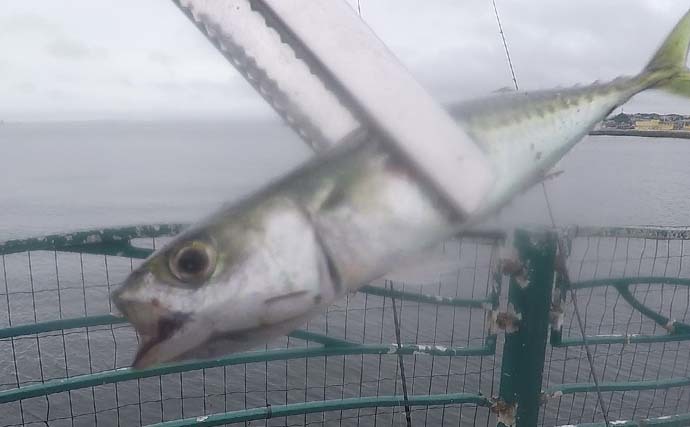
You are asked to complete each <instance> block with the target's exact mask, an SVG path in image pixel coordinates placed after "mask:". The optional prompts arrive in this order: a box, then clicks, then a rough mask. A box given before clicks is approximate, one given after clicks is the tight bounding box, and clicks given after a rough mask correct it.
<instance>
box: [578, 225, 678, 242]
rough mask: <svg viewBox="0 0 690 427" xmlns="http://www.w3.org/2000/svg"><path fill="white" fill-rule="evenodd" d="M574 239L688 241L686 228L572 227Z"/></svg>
mask: <svg viewBox="0 0 690 427" xmlns="http://www.w3.org/2000/svg"><path fill="white" fill-rule="evenodd" d="M571 230H572V232H571V233H570V234H571V235H573V236H574V237H620V238H630V239H651V240H690V228H687V227H580V226H578V227H573V228H571Z"/></svg>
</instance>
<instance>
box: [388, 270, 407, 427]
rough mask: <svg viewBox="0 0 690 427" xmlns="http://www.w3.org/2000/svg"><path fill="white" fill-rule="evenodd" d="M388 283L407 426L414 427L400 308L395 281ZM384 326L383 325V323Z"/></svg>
mask: <svg viewBox="0 0 690 427" xmlns="http://www.w3.org/2000/svg"><path fill="white" fill-rule="evenodd" d="M388 285H389V287H390V290H391V297H390V298H391V304H393V323H394V324H395V342H396V343H397V345H398V365H399V366H400V380H401V382H402V389H403V401H404V402H405V420H406V421H407V427H412V418H411V416H410V402H409V399H408V396H407V379H406V378H405V364H404V363H403V356H402V351H401V350H402V342H401V341H402V340H401V339H400V321H399V320H398V309H397V308H395V298H393V296H392V293H393V281H391V280H388ZM382 326H383V325H382Z"/></svg>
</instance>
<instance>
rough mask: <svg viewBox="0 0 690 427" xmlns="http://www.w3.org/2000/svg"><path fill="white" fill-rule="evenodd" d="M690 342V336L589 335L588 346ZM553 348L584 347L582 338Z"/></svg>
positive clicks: (564, 342) (559, 343)
mask: <svg viewBox="0 0 690 427" xmlns="http://www.w3.org/2000/svg"><path fill="white" fill-rule="evenodd" d="M677 341H690V334H669V335H638V334H629V335H588V336H587V344H591V345H600V344H652V343H659V342H677ZM551 345H552V346H553V347H576V346H582V345H584V341H583V340H582V338H566V339H561V340H560V341H559V342H554V343H552V344H551Z"/></svg>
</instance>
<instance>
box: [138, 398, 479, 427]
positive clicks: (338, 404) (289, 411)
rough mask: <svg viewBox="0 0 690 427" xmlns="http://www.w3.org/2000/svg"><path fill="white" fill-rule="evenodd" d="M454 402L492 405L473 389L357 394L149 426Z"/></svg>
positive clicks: (215, 423)
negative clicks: (419, 392) (443, 392)
mask: <svg viewBox="0 0 690 427" xmlns="http://www.w3.org/2000/svg"><path fill="white" fill-rule="evenodd" d="M451 404H474V405H477V406H484V407H489V406H491V404H492V402H491V400H489V399H487V398H486V397H484V396H480V395H478V394H471V393H449V394H439V395H426V396H414V395H413V396H409V397H408V399H407V401H404V399H403V396H379V397H356V398H349V399H340V400H323V401H315V402H304V403H291V404H287V405H271V406H270V407H267V406H264V407H261V408H252V409H245V410H242V411H232V412H225V413H222V414H214V415H208V416H200V417H194V418H186V419H182V420H173V421H166V422H162V423H158V424H151V425H149V427H187V426H197V427H201V426H203V427H208V426H218V425H223V424H228V423H238V422H245V421H253V420H265V419H269V418H280V417H289V416H292V415H302V414H311V413H321V412H328V411H341V410H348V409H361V408H374V407H394V406H403V405H410V406H432V405H451Z"/></svg>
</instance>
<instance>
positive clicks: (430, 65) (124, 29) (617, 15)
mask: <svg viewBox="0 0 690 427" xmlns="http://www.w3.org/2000/svg"><path fill="white" fill-rule="evenodd" d="M350 2H351V4H355V3H356V1H355V0H350ZM361 3H362V9H363V18H364V19H365V21H366V22H367V23H368V24H369V25H370V26H371V27H372V28H373V29H374V30H375V31H376V33H377V34H378V35H379V37H381V39H382V40H384V41H385V42H386V43H387V44H388V45H389V47H390V48H391V50H392V51H393V52H394V53H395V54H396V55H398V56H399V58H400V60H401V61H402V62H403V63H404V64H405V65H406V66H407V67H408V68H409V69H410V70H411V71H412V73H413V74H414V75H415V76H416V77H417V78H418V79H419V80H420V82H421V83H422V84H423V85H424V86H426V87H427V88H428V89H429V90H430V91H431V92H432V93H433V94H434V95H435V96H436V97H438V98H439V99H441V100H443V101H446V102H448V101H453V100H458V99H463V98H470V97H476V96H482V95H485V94H488V93H490V92H493V91H495V90H497V89H499V88H501V87H506V86H509V85H511V80H510V74H509V72H508V67H507V64H506V59H505V53H504V51H503V46H502V44H501V41H500V38H499V36H498V31H497V26H496V20H495V16H494V12H493V9H492V7H491V1H489V0H465V1H457V0H435V1H434V2H419V1H418V0H361ZM39 5H40V8H39V7H37V6H36V2H34V1H31V2H27V1H24V0H3V8H2V9H0V50H1V51H2V52H3V59H2V61H4V62H0V76H1V78H0V117H1V118H4V119H15V120H44V119H51V120H54V119H70V120H73V119H81V118H109V117H113V116H115V117H132V118H137V117H140V116H141V115H144V116H145V118H151V116H155V117H168V116H174V115H191V116H204V115H222V116H230V115H246V114H270V110H269V109H268V107H266V106H265V105H264V103H263V101H262V100H261V99H260V97H259V96H258V95H256V94H255V93H254V92H253V90H252V89H251V88H250V87H249V86H248V85H247V84H246V82H244V81H243V80H242V79H241V77H240V76H239V75H238V73H237V72H235V71H234V70H233V69H232V67H231V66H230V65H229V64H228V63H227V62H226V61H225V59H224V58H222V57H221V55H219V54H218V52H216V51H215V49H214V48H213V47H212V46H211V45H210V44H209V43H208V42H207V41H206V40H205V39H204V38H203V36H202V35H201V34H200V33H199V31H198V30H197V29H196V28H194V26H193V25H190V23H189V22H188V20H187V19H186V18H185V17H184V16H183V15H182V14H181V13H180V12H179V10H177V8H175V7H174V6H173V5H172V4H171V3H168V2H165V1H155V2H153V1H149V2H141V1H140V0H120V1H118V2H117V7H114V6H113V3H112V2H109V1H106V0H73V1H71V2H69V3H63V2H49V1H44V2H39ZM497 5H498V7H499V10H500V12H501V18H502V22H503V25H504V30H505V33H506V35H507V37H508V43H509V47H510V51H511V55H512V57H513V60H514V65H515V69H516V73H517V77H518V81H519V83H520V87H521V89H526V90H530V89H540V88H548V87H554V86H569V85H573V84H575V83H590V82H592V81H594V80H596V79H601V80H607V79H612V78H614V77H616V76H618V75H630V74H634V73H637V72H638V71H639V70H640V69H641V68H642V67H643V65H644V64H645V63H646V62H647V60H648V58H649V57H650V56H651V54H652V53H653V51H654V49H655V48H656V47H657V46H658V44H659V43H660V41H661V40H662V39H663V37H664V36H665V34H666V33H667V32H668V31H669V29H670V28H671V27H672V26H673V24H674V23H675V22H676V21H677V19H678V18H679V17H680V16H681V15H682V14H683V13H684V12H685V9H686V8H687V6H688V5H687V4H683V2H678V1H676V0H607V1H605V2H602V1H599V0H578V1H562V2H554V1H553V0H497ZM22 87H24V90H22V89H21V88H22ZM29 87H31V88H32V90H28V89H27V88H29ZM625 108H626V109H629V110H630V111H633V110H638V111H639V110H647V109H656V110H663V109H666V110H669V111H679V112H690V102H687V101H686V100H684V99H678V98H672V97H664V96H659V95H647V94H645V95H643V96H640V97H637V98H635V99H634V100H633V101H631V103H630V104H628V105H627V106H626V107H625Z"/></svg>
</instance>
